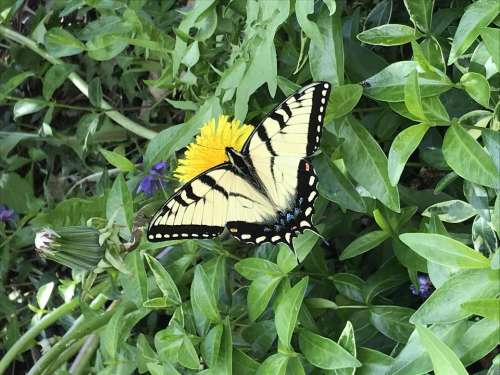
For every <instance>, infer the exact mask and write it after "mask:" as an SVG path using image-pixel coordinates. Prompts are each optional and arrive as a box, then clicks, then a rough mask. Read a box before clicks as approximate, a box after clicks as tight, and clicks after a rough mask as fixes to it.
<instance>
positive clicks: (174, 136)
mask: <svg viewBox="0 0 500 375" xmlns="http://www.w3.org/2000/svg"><path fill="white" fill-rule="evenodd" d="M220 111H221V109H220V105H219V102H218V101H217V99H216V98H215V97H212V98H210V99H208V100H207V101H206V102H205V103H204V104H203V105H202V106H201V107H200V109H199V110H198V112H196V114H195V115H194V116H193V117H191V118H190V119H189V120H188V121H186V122H185V123H183V124H179V125H174V126H171V127H168V128H166V129H165V130H163V131H161V132H160V133H159V134H158V135H157V136H156V137H154V138H153V139H152V140H151V142H149V145H148V147H147V148H146V153H145V154H144V166H145V167H146V168H149V167H151V166H152V165H153V164H154V163H157V162H159V161H162V160H166V159H168V158H169V157H170V156H171V155H173V154H174V152H176V151H177V150H179V149H181V148H183V147H184V146H186V144H187V143H189V141H190V140H191V139H192V138H193V137H194V136H195V135H196V134H197V133H198V130H199V129H200V127H201V126H202V125H203V124H204V123H205V122H207V121H209V120H210V119H212V118H217V117H218V115H219V113H220Z"/></svg>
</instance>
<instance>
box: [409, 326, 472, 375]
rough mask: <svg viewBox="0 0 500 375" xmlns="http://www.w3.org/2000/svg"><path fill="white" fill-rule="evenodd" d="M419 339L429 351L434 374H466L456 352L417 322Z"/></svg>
mask: <svg viewBox="0 0 500 375" xmlns="http://www.w3.org/2000/svg"><path fill="white" fill-rule="evenodd" d="M416 329H417V332H418V335H419V337H420V341H421V342H422V344H423V345H424V346H425V348H426V350H427V352H428V353H429V355H430V357H431V360H432V365H433V367H434V373H435V374H436V375H448V374H456V375H468V372H467V370H466V369H465V367H464V366H463V364H462V363H461V362H460V360H459V359H458V357H457V356H456V354H455V353H454V352H453V350H451V349H450V348H449V347H448V346H446V344H445V343H443V342H442V341H441V340H440V339H439V337H437V336H436V335H435V334H434V333H433V332H432V331H431V330H429V329H428V328H426V327H424V326H422V325H419V324H417V326H416Z"/></svg>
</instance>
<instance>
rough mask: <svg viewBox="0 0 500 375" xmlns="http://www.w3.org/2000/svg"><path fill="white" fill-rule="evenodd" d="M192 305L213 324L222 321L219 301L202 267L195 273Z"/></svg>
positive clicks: (192, 285)
mask: <svg viewBox="0 0 500 375" xmlns="http://www.w3.org/2000/svg"><path fill="white" fill-rule="evenodd" d="M191 304H192V305H193V308H196V309H197V310H198V311H199V312H200V313H202V314H203V315H204V316H205V317H206V318H207V319H208V320H209V321H211V322H213V323H216V322H218V321H220V314H219V310H218V308H217V301H216V299H215V296H214V293H213V291H212V288H211V287H210V284H209V282H208V278H207V275H206V273H205V271H204V270H203V267H202V266H201V265H198V266H196V268H195V271H194V277H193V283H192V284H191Z"/></svg>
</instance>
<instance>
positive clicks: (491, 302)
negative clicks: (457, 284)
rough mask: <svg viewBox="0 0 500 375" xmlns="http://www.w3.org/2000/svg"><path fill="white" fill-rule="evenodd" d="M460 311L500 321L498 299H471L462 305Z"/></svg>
mask: <svg viewBox="0 0 500 375" xmlns="http://www.w3.org/2000/svg"><path fill="white" fill-rule="evenodd" d="M462 309H464V310H465V311H468V312H470V313H472V314H474V315H480V316H484V317H485V318H488V319H491V320H500V299H498V298H483V299H473V300H470V301H467V302H464V303H462Z"/></svg>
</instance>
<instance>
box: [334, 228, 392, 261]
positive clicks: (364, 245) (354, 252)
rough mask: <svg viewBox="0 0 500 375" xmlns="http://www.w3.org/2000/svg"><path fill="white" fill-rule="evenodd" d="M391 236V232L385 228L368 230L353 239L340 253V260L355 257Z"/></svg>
mask: <svg viewBox="0 0 500 375" xmlns="http://www.w3.org/2000/svg"><path fill="white" fill-rule="evenodd" d="M389 237H390V234H389V233H386V232H385V231H383V230H375V231H373V232H368V233H366V234H364V235H362V236H361V237H358V238H356V239H355V240H354V241H352V242H351V243H350V244H349V245H348V246H347V247H346V248H345V249H344V251H343V252H342V254H340V260H346V259H350V258H354V257H355V256H358V255H361V254H363V253H366V252H367V251H370V250H371V249H373V248H375V247H377V246H378V245H380V244H381V243H382V242H384V241H385V240H386V239H388V238H389Z"/></svg>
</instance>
